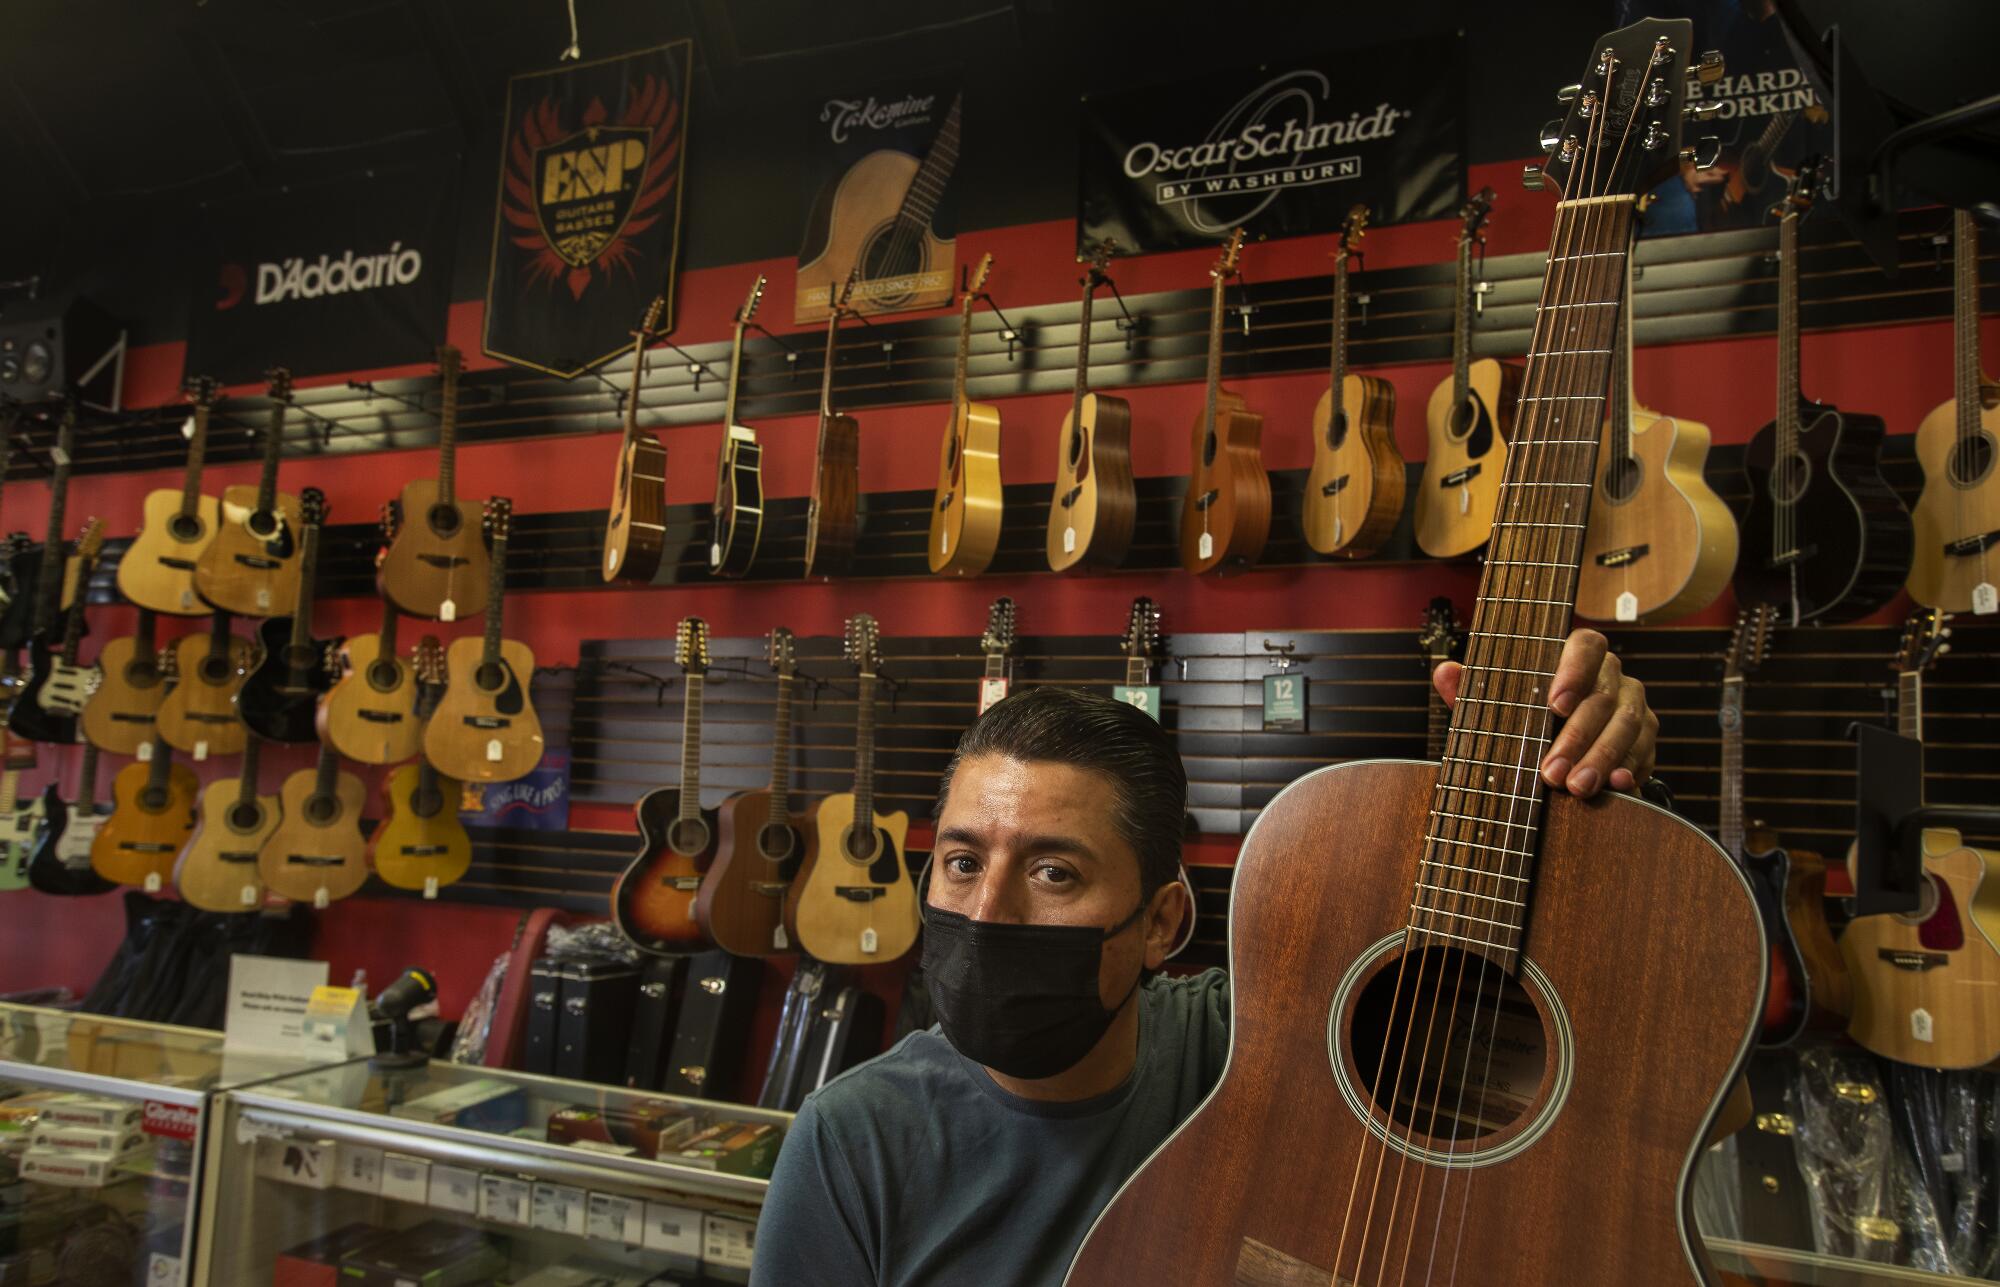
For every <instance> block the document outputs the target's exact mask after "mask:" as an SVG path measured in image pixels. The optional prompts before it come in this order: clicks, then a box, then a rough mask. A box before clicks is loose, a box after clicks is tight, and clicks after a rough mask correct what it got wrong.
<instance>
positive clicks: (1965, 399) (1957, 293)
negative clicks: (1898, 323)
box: [1909, 210, 2000, 615]
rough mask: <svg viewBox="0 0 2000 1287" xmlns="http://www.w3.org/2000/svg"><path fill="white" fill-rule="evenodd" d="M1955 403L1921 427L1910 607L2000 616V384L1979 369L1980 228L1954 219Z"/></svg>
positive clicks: (1963, 217) (1965, 216) (1961, 217)
mask: <svg viewBox="0 0 2000 1287" xmlns="http://www.w3.org/2000/svg"><path fill="white" fill-rule="evenodd" d="M1952 243H1953V245H1952V265H1953V272H1952V280H1953V291H1952V296H1953V318H1952V339H1953V341H1954V348H1953V353H1952V369H1953V378H1952V399H1951V401H1949V402H1946V403H1944V404H1943V405H1941V406H1939V407H1938V408H1937V409H1936V410H1934V411H1932V412H1931V413H1930V414H1929V415H1927V416H1925V417H1924V418H1923V421H1922V423H1920V424H1919V425H1918V426H1917V463H1918V464H1919V465H1921V466H1922V467H1923V471H1924V490H1923V492H1922V494H1921V495H1919V496H1918V497H1917V508H1916V510H1915V512H1914V513H1913V514H1912V515H1911V520H1912V522H1913V523H1914V524H1915V526H1916V554H1915V556H1914V557H1913V558H1912V559H1911V560H1910V579H1909V589H1910V597H1911V598H1912V599H1915V600H1916V601H1917V602H1918V603H1922V604H1925V605H1927V606H1929V607H1933V608H1937V609H1938V610H1940V611H1942V612H1976V613H1979V614H1981V615H1986V614H1989V613H1993V612H2000V591H1996V590H1995V588H1994V587H1995V586H1996V585H2000V557H1996V556H1995V555H1993V554H1991V553H1989V552H1988V551H1991V550H1995V549H2000V468H1995V467H1994V466H1995V464H1996V463H1997V462H1996V460H1995V457H1996V456H2000V383H1996V382H1994V381H1992V380H1988V379H1986V378H1985V376H1984V375H1983V374H1982V373H1981V372H1980V369H1979V228H1978V226H1977V225H1976V224H1974V223H1973V221H1972V216H1971V214H1969V213H1968V212H1966V211H1964V210H1959V211H1954V212H1953V214H1952Z"/></svg>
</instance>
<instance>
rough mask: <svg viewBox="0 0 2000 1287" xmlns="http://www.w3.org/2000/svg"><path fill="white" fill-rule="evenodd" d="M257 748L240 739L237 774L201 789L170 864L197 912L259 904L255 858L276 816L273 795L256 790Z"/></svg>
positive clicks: (257, 743)
mask: <svg viewBox="0 0 2000 1287" xmlns="http://www.w3.org/2000/svg"><path fill="white" fill-rule="evenodd" d="M183 682H185V681H183ZM263 746H264V743H263V742H262V740H260V739H258V738H254V737H252V738H247V739H245V741H244V744H243V763H242V766H241V768H240V770H239V771H238V773H237V776H236V777H234V778H217V779H216V780H215V781H213V782H210V783H209V784H208V786H207V787H206V788H205V789H203V791H202V793H201V818H200V820H199V821H198V822H197V823H196V824H195V829H194V835H193V837H192V838H190V839H189V841H188V844H187V848H185V849H183V850H182V851H181V856H180V861H179V862H177V863H176V864H175V865H174V887H175V888H176V889H178V890H180V891H181V897H182V898H184V899H186V900H187V901H188V902H189V903H191V904H193V905H194V906H196V907H199V908H201V909H202V910H203V911H207V912H253V911H256V910H257V909H258V908H259V907H261V906H263V903H264V878H263V875H262V874H261V873H260V872H259V871H258V868H257V856H258V854H259V853H260V852H261V851H262V850H263V848H264V845H265V843H266V842H268V841H269V840H270V838H271V836H272V834H273V833H274V832H276V831H277V829H278V822H279V818H280V810H279V807H278V797H277V796H275V795H260V794H258V791H257V773H258V768H259V766H260V762H261V761H262V759H263Z"/></svg>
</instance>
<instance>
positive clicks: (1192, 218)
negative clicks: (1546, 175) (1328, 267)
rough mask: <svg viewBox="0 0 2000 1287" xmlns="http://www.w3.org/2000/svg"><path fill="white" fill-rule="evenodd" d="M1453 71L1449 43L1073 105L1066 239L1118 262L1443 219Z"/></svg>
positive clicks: (1457, 166)
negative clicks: (1078, 141)
mask: <svg viewBox="0 0 2000 1287" xmlns="http://www.w3.org/2000/svg"><path fill="white" fill-rule="evenodd" d="M1464 87H1465V66H1464V57H1463V52H1462V50H1461V47H1460V42H1459V41H1458V40H1456V39H1453V38H1451V37H1443V38H1433V39H1425V40H1419V41H1409V42H1405V43H1402V44H1395V45H1386V46H1380V47H1376V48H1369V49H1361V50H1345V51H1341V52H1338V53H1328V54H1326V55H1324V56H1322V57H1319V58H1316V59H1313V60H1312V61H1310V62H1304V63H1298V64H1291V65H1272V66H1267V67H1262V68H1256V69H1253V70H1247V71H1241V72H1234V73H1228V72H1225V73H1221V74H1218V75H1213V76H1204V77H1202V78H1200V79H1198V80H1191V81H1187V82H1184V83H1181V84H1175V85H1158V86H1152V87H1149V88H1145V89H1137V90H1131V91H1128V92H1124V93H1118V94H1110V95H1105V96H1103V97H1096V96H1092V97H1087V98H1085V99H1084V102H1083V140H1082V148H1081V157H1080V160H1079V166H1078V168H1079V172H1080V183H1079V199H1080V202H1081V205H1080V208H1079V210H1078V214H1077V244H1078V246H1079V247H1080V248H1083V249H1086V250H1087V249H1088V248H1090V247H1094V246H1096V245H1098V244H1100V243H1101V242H1103V241H1104V240H1105V239H1106V238H1111V239H1112V240H1114V241H1115V242H1116V243H1117V245H1116V249H1115V253H1117V254H1121V255H1132V254H1144V253H1147V252H1150V251H1156V250H1178V249H1183V248H1187V247H1192V246H1212V245H1214V244H1215V242H1217V241H1218V240H1220V239H1221V238H1223V237H1226V236H1228V235H1229V232H1230V230H1231V229H1234V228H1236V227H1239V226H1241V227H1243V228H1245V229H1246V230H1247V231H1248V232H1249V234H1250V236H1251V237H1253V238H1255V237H1296V236H1300V235H1303V234H1306V233H1330V232H1334V231H1336V230H1338V229H1339V227H1340V223H1341V219H1342V218H1343V217H1344V216H1345V215H1346V213H1347V211H1348V209H1349V208H1350V207H1352V206H1354V205H1355V204H1356V203H1364V204H1366V205H1367V206H1368V207H1369V210H1370V212H1371V215H1372V217H1373V221H1374V222H1376V223H1399V222H1403V221H1405V220H1412V219H1434V218H1440V217H1443V216H1447V215H1450V214H1452V213H1453V212H1455V211H1456V210H1457V209H1458V207H1459V205H1460V203H1461V202H1462V200H1463V194H1464V189H1465V88H1464Z"/></svg>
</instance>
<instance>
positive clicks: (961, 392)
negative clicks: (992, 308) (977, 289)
mask: <svg viewBox="0 0 2000 1287" xmlns="http://www.w3.org/2000/svg"><path fill="white" fill-rule="evenodd" d="M972 301H973V296H971V295H967V296H966V297H965V302H964V303H963V304H960V305H959V309H958V356H957V357H956V358H954V359H953V361H952V366H951V405H952V406H953V407H960V406H963V405H965V371H966V368H967V367H968V366H970V365H971V362H972Z"/></svg>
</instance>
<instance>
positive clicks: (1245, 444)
mask: <svg viewBox="0 0 2000 1287" xmlns="http://www.w3.org/2000/svg"><path fill="white" fill-rule="evenodd" d="M1242 253H1243V230H1242V229H1241V228H1238V229H1237V230H1236V231H1235V232H1232V233H1230V234H1229V240H1228V241H1226V242H1224V243H1223V246H1222V254H1221V255H1220V256H1218V257H1217V259H1216V261H1215V266H1214V267H1212V268H1210V269H1209V270H1208V275H1209V277H1210V278H1211V279H1212V280H1211V283H1210V288H1209V300H1208V386H1207V393H1206V395H1205V397H1204V399H1203V402H1202V409H1201V413H1200V414H1199V415H1197V416H1196V417H1195V421H1194V445H1193V447H1192V449H1191V452H1192V456H1193V461H1194V463H1193V467H1192V468H1191V469H1190V471H1189V473H1188V488H1187V498H1186V499H1185V500H1184V501H1183V502H1182V504H1181V527H1180V555H1181V566H1182V567H1183V568H1186V569H1187V570H1188V571H1189V572H1194V573H1202V572H1213V571H1216V570H1218V569H1220V570H1223V571H1237V570H1240V569H1243V568H1247V567H1250V566H1252V565H1254V564H1255V563H1256V562H1257V560H1258V559H1260V558H1262V557H1263V555H1264V541H1265V539H1266V538H1267V537H1268V536H1269V535H1270V532H1271V476H1270V475H1269V474H1267V473H1265V472H1264V456H1263V446H1262V440H1263V436H1264V417H1263V416H1261V415H1259V414H1258V413H1257V412H1255V411H1251V410H1250V409H1249V407H1248V405H1247V404H1246V403H1245V402H1244V401H1243V399H1242V398H1241V397H1240V396H1238V395H1237V394H1234V393H1231V392H1229V391H1228V390H1226V389H1224V388H1223V387H1222V311H1223V302H1224V294H1225V292H1226V291H1227V290H1228V288H1229V279H1230V278H1231V277H1234V276H1235V275H1236V270H1237V262H1238V257H1239V256H1240V255H1241V254H1242Z"/></svg>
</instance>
